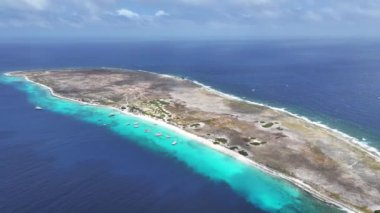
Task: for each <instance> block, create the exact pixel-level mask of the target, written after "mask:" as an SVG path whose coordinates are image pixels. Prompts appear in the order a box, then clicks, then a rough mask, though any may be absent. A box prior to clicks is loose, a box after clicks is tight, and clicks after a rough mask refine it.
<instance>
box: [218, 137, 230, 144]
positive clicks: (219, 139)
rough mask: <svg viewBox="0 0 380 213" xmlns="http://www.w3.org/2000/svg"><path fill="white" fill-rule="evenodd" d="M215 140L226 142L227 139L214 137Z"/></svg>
mask: <svg viewBox="0 0 380 213" xmlns="http://www.w3.org/2000/svg"><path fill="white" fill-rule="evenodd" d="M215 142H219V143H222V144H226V143H227V142H228V141H227V139H225V138H215Z"/></svg>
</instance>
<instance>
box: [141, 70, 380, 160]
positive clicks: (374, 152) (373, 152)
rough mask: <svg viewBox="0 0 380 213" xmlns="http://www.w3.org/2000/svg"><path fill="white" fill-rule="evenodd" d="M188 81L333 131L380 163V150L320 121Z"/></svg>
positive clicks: (211, 90)
mask: <svg viewBox="0 0 380 213" xmlns="http://www.w3.org/2000/svg"><path fill="white" fill-rule="evenodd" d="M139 71H142V72H148V73H153V74H156V73H154V72H150V71H145V70H139ZM160 75H163V76H166V77H168V78H175V79H179V77H177V76H172V75H167V74H160ZM186 80H189V81H191V82H193V83H195V84H197V85H199V86H201V87H203V88H205V89H206V90H208V91H210V92H212V93H215V94H218V95H220V96H222V97H225V98H228V99H231V100H237V101H241V102H244V103H249V104H253V105H257V106H262V107H267V108H270V109H272V110H274V111H279V112H282V113H286V114H287V115H289V116H292V117H295V118H298V119H301V120H303V121H305V122H308V123H310V124H313V125H316V126H318V127H321V128H323V129H325V130H327V131H331V132H333V133H335V134H337V135H336V136H339V137H342V138H344V139H346V140H344V141H345V142H346V143H347V144H348V145H350V146H354V147H355V148H358V149H360V150H361V151H364V152H366V153H367V154H369V155H370V156H372V157H373V158H374V159H375V160H377V161H379V162H380V150H378V149H376V148H375V147H372V146H370V145H369V144H366V143H365V142H363V141H360V140H359V139H358V138H355V137H353V136H350V135H348V134H347V133H344V132H342V131H340V130H338V129H334V128H331V127H329V126H327V125H325V124H323V123H321V122H318V121H312V120H310V119H309V118H307V117H305V116H302V115H299V114H296V113H293V112H290V111H288V110H287V109H286V108H279V107H273V106H269V105H266V104H262V103H259V102H254V101H249V100H245V99H242V98H239V97H237V96H235V95H231V94H227V93H223V92H221V91H218V90H216V89H214V88H212V87H211V86H208V85H205V84H202V83H201V82H199V81H196V80H190V79H186Z"/></svg>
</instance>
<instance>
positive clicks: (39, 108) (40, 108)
mask: <svg viewBox="0 0 380 213" xmlns="http://www.w3.org/2000/svg"><path fill="white" fill-rule="evenodd" d="M34 109H35V110H42V107H40V106H36V107H34Z"/></svg>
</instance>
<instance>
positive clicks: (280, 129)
mask: <svg viewBox="0 0 380 213" xmlns="http://www.w3.org/2000/svg"><path fill="white" fill-rule="evenodd" d="M276 129H277V130H279V131H282V130H284V129H283V128H281V127H277V128H276Z"/></svg>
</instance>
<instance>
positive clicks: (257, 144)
mask: <svg viewBox="0 0 380 213" xmlns="http://www.w3.org/2000/svg"><path fill="white" fill-rule="evenodd" d="M266 143H267V142H266V141H261V142H258V141H255V142H251V143H249V144H251V145H254V146H259V145H263V144H266Z"/></svg>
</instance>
